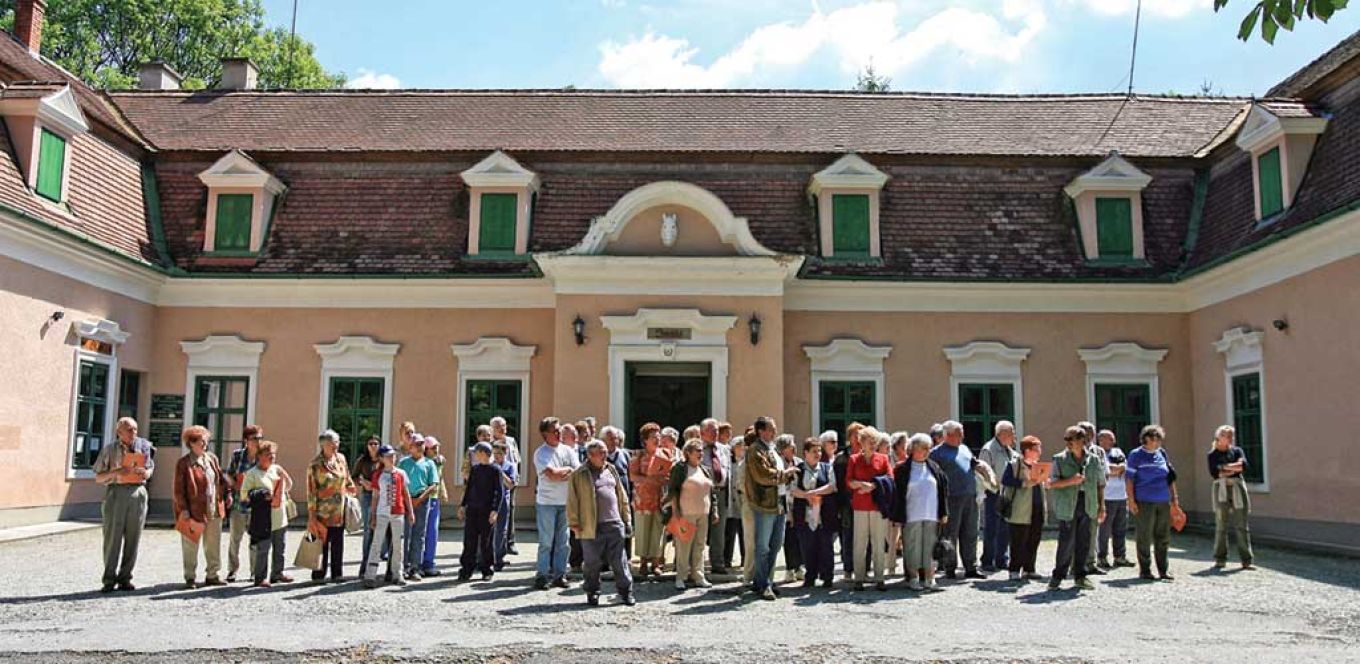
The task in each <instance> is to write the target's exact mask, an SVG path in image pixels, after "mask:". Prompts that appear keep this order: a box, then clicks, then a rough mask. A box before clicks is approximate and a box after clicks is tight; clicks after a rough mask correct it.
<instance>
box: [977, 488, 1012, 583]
mask: <svg viewBox="0 0 1360 664" xmlns="http://www.w3.org/2000/svg"><path fill="white" fill-rule="evenodd" d="M1000 503H1001V496H1000V494H996V493H992V492H990V491H988V492H987V497H986V498H984V499H983V502H982V565H983V566H984V567H985V566H987V565H991V566H993V567H995V568H997V569H1005V568H1006V567H1007V565H1009V564H1010V560H1009V559H1008V558H1007V553H1008V550H1009V549H1010V540H1011V531H1010V528H1008V527H1006V519H1004V518H1003V517H1002V516H1001V512H1000V511H998V510H999V508H1000Z"/></svg>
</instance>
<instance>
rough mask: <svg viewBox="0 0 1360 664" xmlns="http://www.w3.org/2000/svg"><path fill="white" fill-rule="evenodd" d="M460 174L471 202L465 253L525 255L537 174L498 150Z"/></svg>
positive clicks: (536, 186)
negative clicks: (466, 251)
mask: <svg viewBox="0 0 1360 664" xmlns="http://www.w3.org/2000/svg"><path fill="white" fill-rule="evenodd" d="M461 175H462V177H463V182H465V183H467V186H468V198H469V203H470V204H469V206H468V255H469V256H477V255H490V256H506V255H514V256H522V255H524V254H525V252H527V251H528V247H529V222H530V215H531V214H532V213H533V202H534V194H536V193H538V188H539V184H540V183H539V179H538V175H537V174H536V173H534V172H533V171H531V170H529V169H527V168H525V167H524V166H521V165H520V163H519V162H517V161H515V160H514V159H512V158H511V157H510V155H508V154H505V153H504V152H501V151H500V150H497V151H495V152H493V153H491V154H490V155H489V156H488V157H487V158H485V159H483V160H481V161H479V162H477V164H476V165H474V166H473V167H472V168H469V169H467V170H466V171H463V172H462V174H461Z"/></svg>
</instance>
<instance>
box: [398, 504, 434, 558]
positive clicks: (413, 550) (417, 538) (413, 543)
mask: <svg viewBox="0 0 1360 664" xmlns="http://www.w3.org/2000/svg"><path fill="white" fill-rule="evenodd" d="M415 516H416V522H415V523H411V522H409V521H403V522H402V523H404V524H405V525H406V527H405V529H404V531H403V537H404V538H405V539H406V556H405V558H406V560H405V562H406V570H405V571H406V573H408V574H410V573H412V572H419V571H420V562H421V561H422V560H424V559H425V537H424V533H425V527H426V526H425V524H426V523H428V522H429V520H430V501H428V500H427V501H425V502H423V503H421V504H419V505H416V510H415Z"/></svg>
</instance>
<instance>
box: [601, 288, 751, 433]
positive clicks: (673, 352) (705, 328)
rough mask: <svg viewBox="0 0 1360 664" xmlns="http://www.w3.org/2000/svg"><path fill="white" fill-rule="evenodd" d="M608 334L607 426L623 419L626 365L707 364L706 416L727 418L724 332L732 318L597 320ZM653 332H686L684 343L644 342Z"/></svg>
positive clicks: (649, 313) (684, 314)
mask: <svg viewBox="0 0 1360 664" xmlns="http://www.w3.org/2000/svg"><path fill="white" fill-rule="evenodd" d="M600 323H601V325H603V326H604V328H605V329H606V330H609V421H611V422H624V421H625V420H626V419H627V412H628V409H627V404H625V403H624V393H625V392H626V390H627V386H626V385H625V381H627V374H628V372H627V363H629V362H706V363H708V365H709V390H710V392H709V403H710V404H711V406H712V407H711V408H710V410H711V411H712V412H711V413H710V415H711V416H712V417H714V418H716V419H719V420H721V419H724V418H726V417H727V371H728V361H727V360H728V357H727V331H728V330H730V329H732V328H733V327H734V326H735V325H736V324H737V317H736V316H724V315H715V316H708V315H704V314H702V313H700V312H699V310H698V309H638V310H637V312H636V313H634V314H633V315H631V316H600ZM653 327H666V328H682V329H688V330H690V338H689V339H675V340H664V341H663V340H659V339H648V338H647V329H648V328H653Z"/></svg>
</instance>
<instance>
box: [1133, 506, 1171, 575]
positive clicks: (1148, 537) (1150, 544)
mask: <svg viewBox="0 0 1360 664" xmlns="http://www.w3.org/2000/svg"><path fill="white" fill-rule="evenodd" d="M1133 521H1134V523H1135V524H1137V528H1138V531H1137V532H1136V533H1134V537H1135V540H1134V542H1135V545H1136V546H1137V548H1138V570H1139V571H1140V572H1142V573H1144V574H1149V573H1151V572H1152V558H1153V556H1154V555H1155V556H1156V559H1157V571H1158V572H1160V573H1162V574H1165V573H1166V571H1167V569H1168V566H1169V565H1170V561H1168V560H1167V549H1169V548H1171V503H1148V502H1143V501H1139V502H1138V514H1137V515H1135V516H1134V517H1133Z"/></svg>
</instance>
